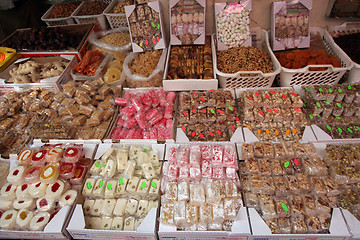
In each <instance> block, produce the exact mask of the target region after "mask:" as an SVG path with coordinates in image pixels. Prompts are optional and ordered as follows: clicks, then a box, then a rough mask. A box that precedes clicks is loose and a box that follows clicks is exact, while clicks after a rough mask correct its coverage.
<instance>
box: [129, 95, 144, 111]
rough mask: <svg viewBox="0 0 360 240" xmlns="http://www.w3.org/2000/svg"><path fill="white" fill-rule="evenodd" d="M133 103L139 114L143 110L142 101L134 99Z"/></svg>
mask: <svg viewBox="0 0 360 240" xmlns="http://www.w3.org/2000/svg"><path fill="white" fill-rule="evenodd" d="M132 103H133V106H134V107H135V109H136V111H137V112H138V111H140V110H141V109H142V108H143V105H142V103H141V101H140V99H138V98H133V99H132Z"/></svg>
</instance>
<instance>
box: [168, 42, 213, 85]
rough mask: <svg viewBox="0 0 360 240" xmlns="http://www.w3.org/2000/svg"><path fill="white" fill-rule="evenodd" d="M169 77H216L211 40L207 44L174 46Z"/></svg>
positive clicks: (171, 53)
mask: <svg viewBox="0 0 360 240" xmlns="http://www.w3.org/2000/svg"><path fill="white" fill-rule="evenodd" d="M169 59H170V60H169V69H168V76H167V79H170V80H171V79H187V78H190V79H212V78H214V71H213V62H212V52H211V40H210V37H209V36H207V37H206V38H205V45H195V46H172V47H171V51H170V58H169Z"/></svg>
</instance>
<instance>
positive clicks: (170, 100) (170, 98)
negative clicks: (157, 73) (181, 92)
mask: <svg viewBox="0 0 360 240" xmlns="http://www.w3.org/2000/svg"><path fill="white" fill-rule="evenodd" d="M175 98H176V94H175V93H174V92H169V93H168V94H167V95H166V101H167V102H168V103H174V102H175Z"/></svg>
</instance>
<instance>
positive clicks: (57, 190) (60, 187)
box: [45, 180, 69, 199]
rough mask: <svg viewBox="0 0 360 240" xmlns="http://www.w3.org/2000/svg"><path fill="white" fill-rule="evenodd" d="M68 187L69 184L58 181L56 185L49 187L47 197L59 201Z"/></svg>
mask: <svg viewBox="0 0 360 240" xmlns="http://www.w3.org/2000/svg"><path fill="white" fill-rule="evenodd" d="M68 185H69V183H68V182H63V181H61V180H57V181H56V182H55V183H53V184H49V185H48V187H47V188H46V192H45V196H46V197H47V198H50V199H59V197H60V196H61V195H62V193H63V192H64V191H66V189H67V188H68Z"/></svg>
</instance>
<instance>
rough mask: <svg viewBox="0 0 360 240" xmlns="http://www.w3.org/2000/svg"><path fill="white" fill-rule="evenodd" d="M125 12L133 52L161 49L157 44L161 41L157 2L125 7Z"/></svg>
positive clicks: (161, 33) (161, 34)
mask: <svg viewBox="0 0 360 240" xmlns="http://www.w3.org/2000/svg"><path fill="white" fill-rule="evenodd" d="M125 12H126V17H127V21H128V25H129V28H130V36H131V42H132V43H133V51H134V52H142V51H145V50H154V49H159V48H163V47H161V46H160V45H161V44H159V42H161V41H163V32H162V29H161V19H160V16H161V15H160V7H159V2H158V1H156V2H152V3H146V4H138V5H130V6H125ZM134 44H135V46H134ZM158 44H159V45H158ZM138 48H139V49H138Z"/></svg>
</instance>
